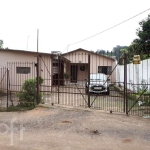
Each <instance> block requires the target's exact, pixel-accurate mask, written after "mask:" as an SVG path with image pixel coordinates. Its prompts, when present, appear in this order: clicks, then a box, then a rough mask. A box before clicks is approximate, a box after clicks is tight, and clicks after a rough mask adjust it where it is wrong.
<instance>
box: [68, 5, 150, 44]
mask: <svg viewBox="0 0 150 150" xmlns="http://www.w3.org/2000/svg"><path fill="white" fill-rule="evenodd" d="M148 10H150V8H149V9H147V10H144V11H143V12H141V13H139V14H137V15H135V16H133V17H131V18H129V19H127V20H125V21H122V22H120V23H118V24H116V25H114V26H112V27H110V28H108V29H105V30H103V31H101V32H99V33H97V34H94V35H92V36H90V37H87V38H85V39H83V40H80V41H78V42H75V43H72V44H69V45H68V46H70V45H74V44H77V43H80V42H83V41H85V40H88V39H90V38H93V37H95V36H97V35H99V34H102V33H104V32H106V31H108V30H110V29H113V28H115V27H117V26H119V25H121V24H123V23H125V22H127V21H129V20H131V19H133V18H135V17H137V16H139V15H141V14H143V13H145V12H147V11H148ZM68 46H67V47H68Z"/></svg>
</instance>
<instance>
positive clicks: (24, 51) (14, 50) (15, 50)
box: [0, 49, 53, 55]
mask: <svg viewBox="0 0 150 150" xmlns="http://www.w3.org/2000/svg"><path fill="white" fill-rule="evenodd" d="M0 51H13V52H23V53H35V54H36V53H37V52H35V51H26V50H17V49H0ZM39 54H46V55H53V54H51V53H43V52H39Z"/></svg>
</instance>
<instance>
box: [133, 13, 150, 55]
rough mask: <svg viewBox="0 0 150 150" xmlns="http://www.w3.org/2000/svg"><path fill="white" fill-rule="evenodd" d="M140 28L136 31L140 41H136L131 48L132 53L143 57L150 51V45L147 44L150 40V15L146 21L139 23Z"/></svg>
mask: <svg viewBox="0 0 150 150" xmlns="http://www.w3.org/2000/svg"><path fill="white" fill-rule="evenodd" d="M139 25H140V27H139V28H138V29H137V30H136V34H137V36H138V37H139V38H138V39H134V40H133V42H132V44H131V46H130V51H131V52H132V53H133V54H139V55H141V56H142V55H143V56H144V54H148V55H147V56H149V51H150V45H149V44H146V42H147V41H148V40H150V15H148V17H147V18H146V19H145V20H142V21H140V22H139Z"/></svg>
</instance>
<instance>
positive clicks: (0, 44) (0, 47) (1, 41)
mask: <svg viewBox="0 0 150 150" xmlns="http://www.w3.org/2000/svg"><path fill="white" fill-rule="evenodd" d="M3 44H4V43H3V40H0V49H2V48H3Z"/></svg>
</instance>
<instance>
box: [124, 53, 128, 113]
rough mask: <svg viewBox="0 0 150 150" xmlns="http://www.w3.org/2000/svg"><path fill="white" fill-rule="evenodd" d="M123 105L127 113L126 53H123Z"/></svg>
mask: <svg viewBox="0 0 150 150" xmlns="http://www.w3.org/2000/svg"><path fill="white" fill-rule="evenodd" d="M124 96H125V97H124V102H125V103H124V107H125V108H126V114H127V115H128V97H127V54H126V53H125V54H124Z"/></svg>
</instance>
